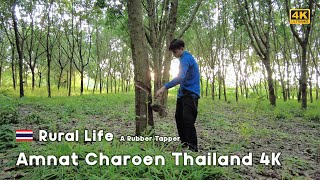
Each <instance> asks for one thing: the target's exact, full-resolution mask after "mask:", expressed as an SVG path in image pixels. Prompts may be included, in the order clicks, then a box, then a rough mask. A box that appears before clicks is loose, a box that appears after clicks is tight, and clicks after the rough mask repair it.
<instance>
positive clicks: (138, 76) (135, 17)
mask: <svg viewBox="0 0 320 180" xmlns="http://www.w3.org/2000/svg"><path fill="white" fill-rule="evenodd" d="M127 5H128V16H129V32H130V39H131V49H132V60H133V65H134V81H135V112H136V135H140V134H142V133H143V132H144V131H148V130H149V128H148V126H151V127H152V128H153V126H154V122H153V114H152V109H151V103H152V97H151V77H150V69H149V60H148V56H146V55H145V53H146V52H145V51H146V49H147V45H146V40H145V33H144V26H143V17H142V16H143V15H142V6H141V5H142V3H141V1H138V0H128V3H127Z"/></svg>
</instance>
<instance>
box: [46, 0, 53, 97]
mask: <svg viewBox="0 0 320 180" xmlns="http://www.w3.org/2000/svg"><path fill="white" fill-rule="evenodd" d="M52 5H53V0H51V1H50V5H49V8H48V14H47V21H48V28H47V37H46V52H47V65H48V66H47V68H48V74H47V88H48V97H49V98H51V82H50V79H51V77H50V73H51V60H52V59H51V58H52V42H50V38H49V37H50V26H51V19H50V11H51V8H52Z"/></svg>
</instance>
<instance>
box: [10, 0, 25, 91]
mask: <svg viewBox="0 0 320 180" xmlns="http://www.w3.org/2000/svg"><path fill="white" fill-rule="evenodd" d="M16 5H17V0H14V1H13V5H12V19H13V28H14V34H15V39H16V47H17V51H18V55H19V81H20V82H19V83H20V97H23V96H24V89H23V76H22V74H23V69H22V66H23V48H22V46H21V45H22V44H21V41H20V37H19V30H18V22H17V17H16V11H15V10H16Z"/></svg>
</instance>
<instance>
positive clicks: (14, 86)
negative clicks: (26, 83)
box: [11, 45, 16, 90]
mask: <svg viewBox="0 0 320 180" xmlns="http://www.w3.org/2000/svg"><path fill="white" fill-rule="evenodd" d="M14 48H15V47H14V45H13V46H11V74H12V85H13V89H14V90H16V75H15V74H16V73H15V69H16V68H15V63H14V61H15V56H14V55H15V52H14Z"/></svg>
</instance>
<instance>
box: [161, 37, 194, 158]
mask: <svg viewBox="0 0 320 180" xmlns="http://www.w3.org/2000/svg"><path fill="white" fill-rule="evenodd" d="M169 50H170V51H172V53H173V55H174V57H176V58H179V60H180V64H179V74H178V76H177V77H175V78H174V79H173V80H171V81H170V82H168V83H166V84H165V85H164V86H163V87H162V88H160V89H159V90H158V91H157V92H156V95H155V96H156V98H157V97H158V96H159V95H160V94H162V93H163V92H164V91H165V90H166V89H170V88H172V87H174V86H176V85H178V84H180V87H179V91H178V95H177V104H176V113H175V119H176V124H177V129H178V134H179V136H180V140H181V142H182V144H183V146H188V147H189V149H190V150H191V151H195V152H198V142H197V132H196V128H195V126H194V123H195V121H196V118H197V114H198V99H199V98H200V73H199V68H198V64H197V62H196V61H195V59H194V58H193V56H192V55H191V54H190V53H189V52H188V51H185V50H184V42H183V41H182V40H180V39H174V40H173V41H172V42H171V43H170V47H169Z"/></svg>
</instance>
